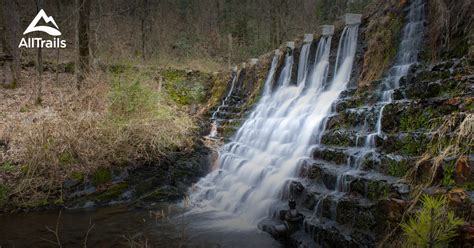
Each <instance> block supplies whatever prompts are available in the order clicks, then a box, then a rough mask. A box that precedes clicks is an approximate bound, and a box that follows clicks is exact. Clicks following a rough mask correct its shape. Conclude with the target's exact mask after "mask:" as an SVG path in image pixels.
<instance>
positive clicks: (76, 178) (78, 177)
mask: <svg viewBox="0 0 474 248" xmlns="http://www.w3.org/2000/svg"><path fill="white" fill-rule="evenodd" d="M70 178H71V179H72V180H74V181H78V182H82V181H84V173H82V172H78V171H74V172H72V173H71V176H70Z"/></svg>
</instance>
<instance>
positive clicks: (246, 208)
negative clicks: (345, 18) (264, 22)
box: [191, 25, 358, 223]
mask: <svg viewBox="0 0 474 248" xmlns="http://www.w3.org/2000/svg"><path fill="white" fill-rule="evenodd" d="M357 36H358V26H357V25H353V26H347V27H346V28H345V29H344V31H343V34H342V36H341V40H340V45H339V49H338V54H337V60H338V61H339V66H338V69H337V71H336V73H335V76H334V78H333V80H332V81H331V82H330V83H329V85H328V87H322V86H324V84H325V81H326V75H327V71H328V66H329V62H328V59H329V48H330V42H331V39H330V37H326V38H323V41H320V43H319V46H320V47H319V48H318V55H317V56H316V57H317V58H316V59H317V62H316V63H315V64H314V68H313V69H312V72H311V82H310V87H306V88H305V84H304V83H298V84H297V85H296V86H294V85H290V81H291V69H292V66H293V56H292V51H290V52H287V54H286V57H285V65H284V68H283V70H282V72H281V74H280V77H279V79H278V87H277V88H276V89H275V90H274V91H273V92H271V91H270V90H268V91H267V90H265V91H264V94H263V96H262V98H261V100H260V101H259V103H258V104H257V106H256V108H255V110H254V111H253V112H252V114H251V115H250V117H249V118H248V119H247V120H246V121H245V122H244V124H243V125H242V127H241V128H240V129H239V130H238V131H237V133H236V134H235V136H234V137H233V139H232V142H230V143H228V144H226V145H224V146H223V147H222V149H221V151H220V153H219V158H218V165H219V167H218V169H216V170H214V171H213V172H211V173H210V174H208V175H207V176H206V177H204V178H202V179H201V180H200V181H199V182H198V183H197V184H196V186H195V187H194V191H193V192H191V202H192V203H193V204H194V205H195V206H196V207H197V208H200V209H203V210H224V211H227V212H231V213H234V214H236V215H237V216H239V217H240V218H242V219H245V220H246V221H248V222H250V223H257V222H258V221H259V220H261V219H262V218H265V217H266V216H267V215H268V214H269V209H270V207H271V206H272V205H274V204H276V203H278V202H280V201H281V200H282V199H281V198H282V197H281V196H282V193H283V192H284V190H285V185H286V184H287V182H288V181H289V180H291V179H293V178H295V177H296V176H297V175H296V174H297V172H298V166H299V164H300V161H301V159H302V158H306V157H308V155H309V153H310V149H309V148H310V147H311V145H312V144H314V143H315V142H316V143H317V142H318V140H316V139H317V138H316V137H319V136H320V135H319V133H318V132H321V127H322V126H323V125H324V120H325V119H326V117H327V116H328V115H329V114H330V112H331V106H332V104H333V102H334V101H335V100H336V99H337V98H338V96H339V94H340V93H341V91H343V90H344V89H345V88H346V86H347V83H348V82H349V79H350V75H351V71H352V65H353V61H354V56H355V51H356V44H357ZM304 63H307V61H304ZM269 75H271V73H269ZM305 77H306V76H305ZM272 81H273V80H267V82H266V84H267V85H265V89H268V88H269V86H268V84H269V83H270V82H272Z"/></svg>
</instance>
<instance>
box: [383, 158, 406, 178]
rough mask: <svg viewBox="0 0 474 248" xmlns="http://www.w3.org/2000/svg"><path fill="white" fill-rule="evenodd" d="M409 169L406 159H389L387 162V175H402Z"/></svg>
mask: <svg viewBox="0 0 474 248" xmlns="http://www.w3.org/2000/svg"><path fill="white" fill-rule="evenodd" d="M409 169H410V165H409V164H408V161H406V160H401V161H395V160H390V161H389V164H388V171H387V173H388V175H390V176H394V177H404V176H405V175H406V173H407V172H408V170H409Z"/></svg>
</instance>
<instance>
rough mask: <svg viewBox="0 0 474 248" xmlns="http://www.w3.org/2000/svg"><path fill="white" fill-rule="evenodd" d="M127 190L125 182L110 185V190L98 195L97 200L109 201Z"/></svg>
mask: <svg viewBox="0 0 474 248" xmlns="http://www.w3.org/2000/svg"><path fill="white" fill-rule="evenodd" d="M127 189H128V183H126V182H124V183H119V184H115V185H112V186H111V187H110V188H108V189H107V191H105V192H104V193H102V194H100V195H98V196H97V200H99V201H109V200H112V199H115V198H117V197H118V196H120V195H121V194H123V192H124V191H125V190H127Z"/></svg>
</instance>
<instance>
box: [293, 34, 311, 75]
mask: <svg viewBox="0 0 474 248" xmlns="http://www.w3.org/2000/svg"><path fill="white" fill-rule="evenodd" d="M312 41H313V35H312V34H305V36H304V41H303V46H302V47H301V53H300V60H299V63H298V78H297V81H296V82H297V83H304V82H305V81H306V75H307V71H308V57H309V50H310V48H311V42H312Z"/></svg>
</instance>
